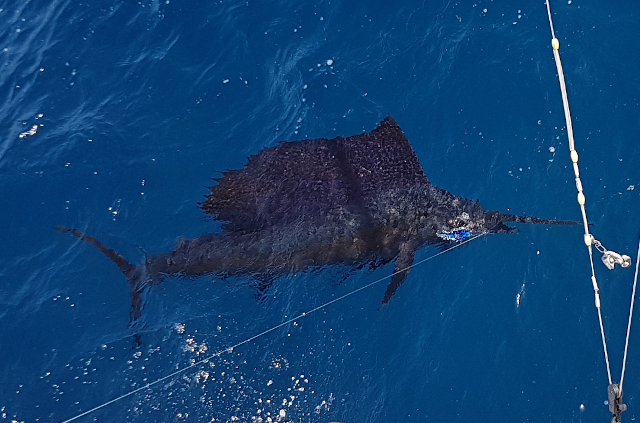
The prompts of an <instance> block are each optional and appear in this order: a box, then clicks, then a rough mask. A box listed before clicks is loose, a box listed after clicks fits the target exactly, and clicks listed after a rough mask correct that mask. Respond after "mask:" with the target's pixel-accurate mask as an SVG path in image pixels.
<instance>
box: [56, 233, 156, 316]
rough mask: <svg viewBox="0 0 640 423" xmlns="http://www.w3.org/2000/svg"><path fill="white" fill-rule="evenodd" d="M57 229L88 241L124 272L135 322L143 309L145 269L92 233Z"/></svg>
mask: <svg viewBox="0 0 640 423" xmlns="http://www.w3.org/2000/svg"><path fill="white" fill-rule="evenodd" d="M56 230H57V231H58V232H62V233H68V234H71V235H73V236H75V237H77V238H79V239H80V240H81V241H84V242H87V243H89V244H91V245H93V246H94V247H96V248H97V249H98V250H100V251H101V252H102V254H104V255H105V256H107V257H108V258H109V259H110V260H111V261H112V262H114V263H115V264H116V266H118V268H119V269H120V270H121V271H122V273H124V275H125V276H126V277H127V281H128V282H129V286H130V287H131V323H132V324H133V323H135V322H136V320H138V319H139V318H140V315H141V310H142V291H143V290H144V282H145V278H144V269H141V268H140V266H136V265H133V264H131V263H129V262H128V261H127V259H125V258H124V257H123V256H122V255H120V254H119V253H117V252H116V251H115V250H112V249H111V248H108V247H107V246H105V245H104V244H103V243H102V242H100V241H98V240H97V239H96V238H95V237H93V236H91V235H86V234H84V233H82V232H81V231H79V230H78V229H74V228H72V229H69V228H66V227H64V226H56Z"/></svg>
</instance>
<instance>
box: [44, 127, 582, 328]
mask: <svg viewBox="0 0 640 423" xmlns="http://www.w3.org/2000/svg"><path fill="white" fill-rule="evenodd" d="M214 181H215V182H217V183H216V184H215V185H214V186H212V187H210V188H209V189H210V193H209V194H208V195H207V196H206V199H205V201H203V202H202V203H200V207H201V208H202V210H203V211H204V212H205V213H208V214H210V215H212V216H213V217H214V218H215V219H217V220H219V221H221V222H222V226H221V229H220V231H218V232H215V233H208V234H205V235H202V236H199V237H197V238H194V239H189V240H184V239H182V240H179V241H178V244H177V245H176V247H175V248H174V249H173V250H172V251H169V252H167V253H162V254H155V255H147V256H146V258H145V259H144V261H143V262H142V263H140V264H137V265H136V264H132V263H130V262H129V261H128V260H127V259H126V258H124V257H123V256H122V255H120V254H119V253H117V252H116V251H114V250H112V249H110V248H108V247H106V246H105V245H104V244H102V243H101V242H100V241H98V240H97V239H96V238H95V237H93V236H91V235H86V234H84V233H82V232H81V231H80V230H78V229H68V228H66V227H64V226H58V227H57V228H56V229H57V230H59V231H60V232H65V233H70V234H72V235H74V236H76V237H78V238H79V239H81V240H82V241H85V242H87V243H89V244H92V245H94V246H95V247H97V248H98V250H100V251H101V252H102V253H103V254H104V255H106V256H107V257H108V258H109V259H111V260H112V261H113V262H114V263H115V264H116V265H117V266H118V268H119V269H120V270H121V271H122V273H124V275H125V276H126V278H127V280H128V281H129V285H130V287H131V292H132V296H131V298H132V299H131V303H132V308H131V320H132V321H135V320H137V319H138V318H139V317H140V315H141V307H142V293H143V292H144V290H145V289H146V288H147V287H149V286H151V285H154V284H157V283H159V282H160V281H161V280H162V278H163V276H166V275H184V276H197V275H205V274H212V275H217V276H219V277H221V278H224V277H229V276H242V275H247V276H250V277H253V278H255V280H256V282H257V285H258V286H259V287H260V289H265V288H267V287H268V286H269V285H270V284H271V283H272V282H273V281H274V280H275V279H277V278H278V277H279V276H281V275H285V274H291V273H295V272H301V271H305V270H307V269H311V268H319V267H322V266H327V265H335V264H344V265H347V266H358V265H363V264H364V265H366V264H369V265H371V266H377V265H380V264H385V263H389V262H391V261H393V260H395V270H394V272H393V274H392V276H391V279H390V283H389V285H388V286H387V289H386V291H385V293H384V297H383V298H382V302H381V305H385V304H387V303H388V302H389V300H390V299H391V297H392V296H393V295H394V294H395V293H396V291H397V289H398V287H400V285H401V284H402V283H403V282H404V281H405V280H406V278H407V274H408V271H409V268H410V267H411V266H412V264H413V261H414V257H415V255H416V252H417V251H418V249H419V248H421V247H423V246H425V245H438V246H440V247H442V246H446V244H449V243H456V242H462V241H464V240H468V239H470V238H471V237H473V236H476V235H482V234H490V233H514V232H517V229H516V228H515V227H511V226H508V225H506V223H509V222H513V223H541V224H549V225H567V224H576V223H578V222H573V221H564V220H551V219H543V218H538V217H530V216H516V215H513V214H509V213H502V212H500V211H486V210H484V209H483V208H482V206H481V205H480V204H479V202H478V201H473V200H470V199H466V198H463V197H458V196H456V195H453V194H451V193H450V192H448V191H446V190H444V189H442V188H438V187H436V186H434V185H432V184H431V183H430V182H429V180H428V179H427V177H426V175H425V174H424V171H423V168H422V166H421V165H420V162H419V161H418V158H417V156H416V154H415V152H414V150H413V148H412V147H411V145H410V144H409V141H408V140H407V137H406V136H405V134H404V133H403V132H402V130H401V129H400V126H399V125H398V124H397V122H396V121H395V119H394V118H393V117H391V116H388V117H386V118H385V119H384V120H383V121H382V122H381V123H380V124H379V125H378V127H377V128H376V129H374V130H373V131H371V132H366V133H363V134H358V135H353V136H349V137H336V138H333V139H326V138H318V139H305V140H302V141H294V142H286V141H283V142H281V143H279V144H278V145H276V146H275V147H270V148H265V149H263V150H261V151H260V152H258V153H257V154H255V155H253V156H251V157H249V159H248V162H247V164H246V165H245V166H244V167H243V168H241V169H238V170H229V171H225V172H222V176H221V177H219V178H216V179H214Z"/></svg>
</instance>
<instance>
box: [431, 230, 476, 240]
mask: <svg viewBox="0 0 640 423" xmlns="http://www.w3.org/2000/svg"><path fill="white" fill-rule="evenodd" d="M437 235H438V236H439V237H440V238H442V239H444V240H445V241H464V240H465V239H469V238H470V237H471V232H469V231H465V230H457V231H451V232H447V231H442V232H438V234H437Z"/></svg>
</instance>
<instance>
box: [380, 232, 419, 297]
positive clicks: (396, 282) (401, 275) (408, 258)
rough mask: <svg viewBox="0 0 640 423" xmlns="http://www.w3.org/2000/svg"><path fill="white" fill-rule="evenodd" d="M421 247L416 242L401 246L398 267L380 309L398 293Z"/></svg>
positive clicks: (405, 243)
mask: <svg viewBox="0 0 640 423" xmlns="http://www.w3.org/2000/svg"><path fill="white" fill-rule="evenodd" d="M418 247H419V245H418V244H417V243H416V242H414V241H405V242H403V243H402V244H400V249H399V251H398V257H397V258H396V266H395V268H394V269H393V275H392V276H391V282H389V285H388V286H387V291H386V292H385V293H384V298H383V299H382V303H381V304H380V307H382V306H384V305H385V304H387V303H388V302H389V300H390V299H391V297H393V294H395V293H396V291H397V290H398V287H399V286H400V285H402V282H404V281H405V279H406V278H407V275H408V274H409V270H410V269H411V266H412V265H413V260H414V259H415V257H416V251H418Z"/></svg>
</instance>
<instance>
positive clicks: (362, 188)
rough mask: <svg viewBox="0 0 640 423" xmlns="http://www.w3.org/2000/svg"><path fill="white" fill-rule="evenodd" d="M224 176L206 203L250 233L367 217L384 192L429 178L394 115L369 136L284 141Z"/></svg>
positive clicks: (215, 213) (217, 214) (206, 207)
mask: <svg viewBox="0 0 640 423" xmlns="http://www.w3.org/2000/svg"><path fill="white" fill-rule="evenodd" d="M216 181H217V182H218V184H217V185H215V186H213V187H211V188H210V189H211V193H210V194H209V195H208V196H207V199H206V200H205V201H204V202H203V203H201V204H200V206H201V207H202V209H203V210H204V211H205V212H206V213H208V214H211V215H213V216H215V217H216V218H217V219H219V220H221V221H224V222H226V223H225V225H224V229H225V230H227V231H242V232H252V231H260V230H265V229H269V228H273V227H275V226H280V225H286V224H291V223H293V222H305V223H306V224H317V223H319V222H321V221H322V220H323V219H325V217H326V215H327V214H333V213H353V214H363V213H365V210H366V205H367V204H368V203H370V202H371V201H372V200H373V199H374V198H376V197H377V194H378V193H379V192H380V191H382V190H387V189H393V188H408V187H411V186H415V185H419V184H427V183H428V181H427V178H426V176H425V175H424V172H423V170H422V166H421V165H420V162H419V161H418V158H417V157H416V155H415V152H414V151H413V149H412V148H411V145H410V144H409V141H408V140H407V138H406V136H405V135H404V133H403V132H402V130H401V129H400V127H399V126H398V124H397V123H396V121H395V120H394V119H393V117H391V116H388V117H387V118H385V119H384V120H383V121H382V122H381V123H380V125H379V126H378V127H377V128H376V129H375V130H373V131H371V132H367V133H364V134H359V135H353V136H350V137H347V138H343V137H337V138H333V139H330V140H329V139H326V138H318V139H312V140H311V139H307V140H303V141H295V142H281V143H280V144H278V145H277V146H275V147H271V148H266V149H264V150H262V151H260V152H258V153H257V154H255V155H253V156H251V157H249V160H248V163H247V164H246V165H245V166H244V168H242V169H239V170H230V171H226V172H223V174H222V177H221V178H218V179H216Z"/></svg>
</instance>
